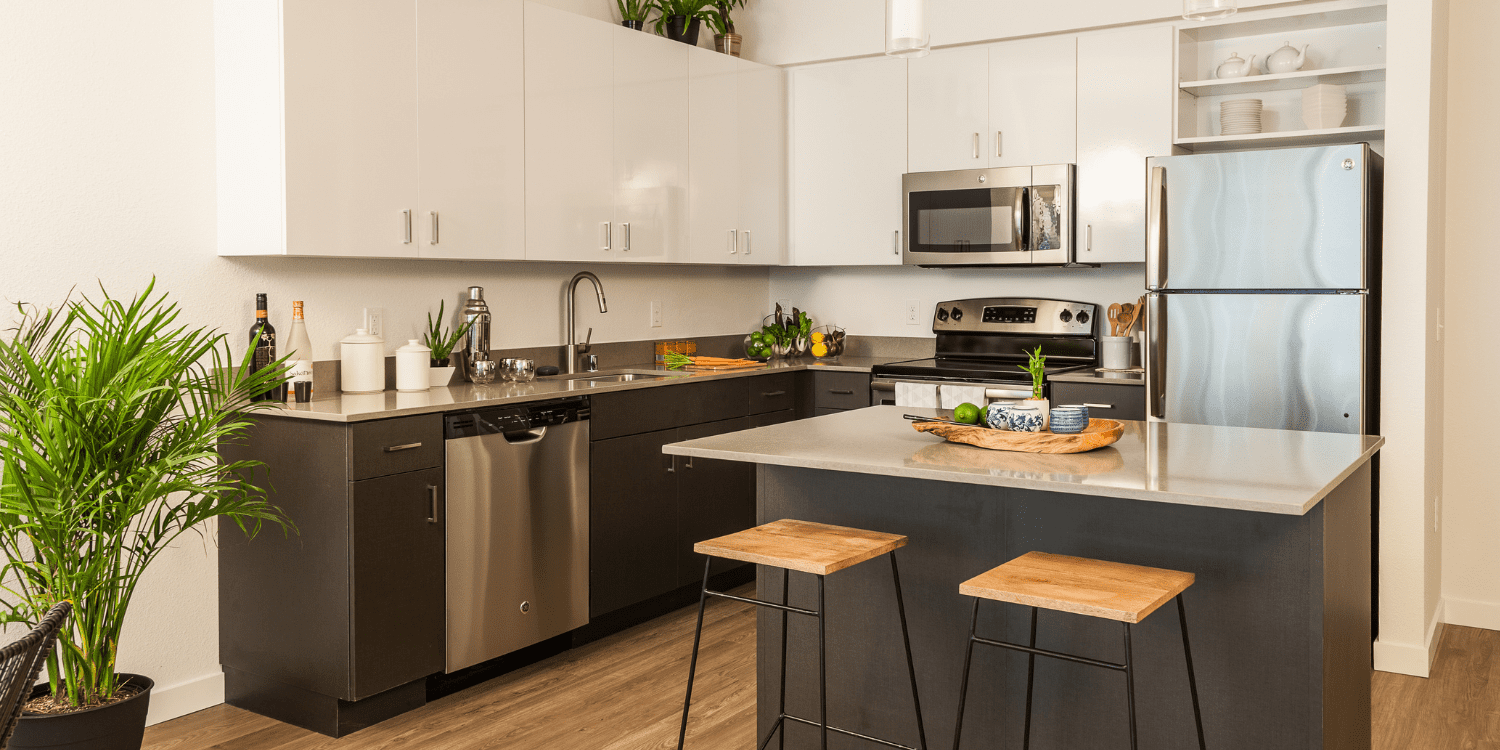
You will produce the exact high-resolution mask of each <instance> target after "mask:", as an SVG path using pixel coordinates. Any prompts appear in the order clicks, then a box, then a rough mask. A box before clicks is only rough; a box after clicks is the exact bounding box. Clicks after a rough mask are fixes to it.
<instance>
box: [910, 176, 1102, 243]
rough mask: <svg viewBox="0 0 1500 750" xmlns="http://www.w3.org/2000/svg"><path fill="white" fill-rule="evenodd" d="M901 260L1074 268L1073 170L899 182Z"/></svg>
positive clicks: (929, 177)
mask: <svg viewBox="0 0 1500 750" xmlns="http://www.w3.org/2000/svg"><path fill="white" fill-rule="evenodd" d="M901 185H902V192H903V199H904V200H903V204H902V229H903V232H902V237H903V238H905V242H904V243H903V247H902V249H901V262H902V263H904V264H906V265H909V266H997V265H1049V266H1057V265H1074V264H1075V256H1074V243H1073V235H1074V231H1073V202H1074V166H1073V165H1072V164H1048V165H1044V166H1036V167H999V168H996V169H963V170H958V171H954V172H919V173H913V174H907V175H905V176H903V177H902V178H901Z"/></svg>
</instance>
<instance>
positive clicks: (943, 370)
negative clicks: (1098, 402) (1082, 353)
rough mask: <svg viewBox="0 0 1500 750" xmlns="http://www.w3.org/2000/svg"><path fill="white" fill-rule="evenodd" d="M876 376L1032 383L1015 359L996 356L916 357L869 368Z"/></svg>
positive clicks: (1069, 368)
mask: <svg viewBox="0 0 1500 750" xmlns="http://www.w3.org/2000/svg"><path fill="white" fill-rule="evenodd" d="M1083 367H1087V365H1066V366H1060V367H1048V368H1045V370H1044V372H1045V374H1046V375H1047V376H1051V375H1056V374H1058V373H1062V372H1069V371H1072V370H1077V369H1080V368H1083ZM870 372H871V374H873V375H874V376H876V377H898V378H899V377H907V378H927V379H947V380H968V381H981V380H982V381H986V382H991V383H1029V382H1031V374H1030V373H1028V372H1026V371H1025V370H1023V369H1021V367H1020V364H1019V363H1016V362H1006V361H1003V360H993V359H954V358H941V359H913V360H910V361H907V362H892V363H890V364H884V365H876V366H875V367H874V368H872V369H871V370H870Z"/></svg>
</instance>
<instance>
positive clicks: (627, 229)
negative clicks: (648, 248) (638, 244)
mask: <svg viewBox="0 0 1500 750" xmlns="http://www.w3.org/2000/svg"><path fill="white" fill-rule="evenodd" d="M620 228H621V229H623V230H625V247H624V248H621V252H626V253H628V252H630V222H628V221H627V222H624V223H623V224H621V225H620Z"/></svg>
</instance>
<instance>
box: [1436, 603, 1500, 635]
mask: <svg viewBox="0 0 1500 750" xmlns="http://www.w3.org/2000/svg"><path fill="white" fill-rule="evenodd" d="M1443 604H1444V605H1445V606H1446V607H1447V615H1446V616H1445V617H1444V619H1443V621H1444V622H1446V623H1448V624H1449V625H1461V626H1463V627H1466V628H1484V629H1485V630H1500V602H1481V601H1476V600H1474V599H1449V598H1445V599H1443Z"/></svg>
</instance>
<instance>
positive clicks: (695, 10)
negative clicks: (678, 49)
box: [652, 0, 714, 47]
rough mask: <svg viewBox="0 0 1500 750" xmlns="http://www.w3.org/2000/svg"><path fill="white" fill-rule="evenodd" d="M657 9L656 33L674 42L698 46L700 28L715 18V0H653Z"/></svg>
mask: <svg viewBox="0 0 1500 750" xmlns="http://www.w3.org/2000/svg"><path fill="white" fill-rule="evenodd" d="M652 1H653V2H654V3H655V7H656V11H657V12H658V13H660V14H661V15H659V16H657V17H656V33H658V34H661V35H663V36H665V37H666V38H668V39H671V40H672V41H674V42H683V43H685V44H690V45H692V46H694V47H696V46H698V30H699V28H701V27H702V25H703V22H704V21H706V20H708V19H711V18H713V14H714V11H713V7H714V3H713V0H652Z"/></svg>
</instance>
